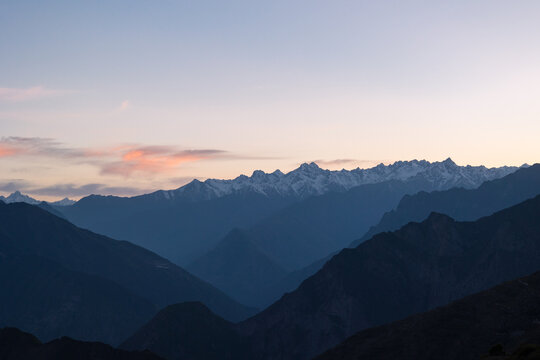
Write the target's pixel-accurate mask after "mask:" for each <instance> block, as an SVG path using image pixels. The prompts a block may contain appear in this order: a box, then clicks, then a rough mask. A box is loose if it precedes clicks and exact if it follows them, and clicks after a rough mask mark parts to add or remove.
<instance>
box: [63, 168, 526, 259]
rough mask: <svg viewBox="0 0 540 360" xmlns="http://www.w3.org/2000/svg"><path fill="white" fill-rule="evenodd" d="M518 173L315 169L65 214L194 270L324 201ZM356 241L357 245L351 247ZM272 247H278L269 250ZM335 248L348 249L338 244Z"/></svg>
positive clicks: (90, 201) (97, 201) (98, 200)
mask: <svg viewBox="0 0 540 360" xmlns="http://www.w3.org/2000/svg"><path fill="white" fill-rule="evenodd" d="M516 169H517V168H516V167H501V168H491V169H488V168H485V167H483V166H477V167H473V166H458V165H456V164H455V163H454V162H453V161H452V160H451V159H447V160H445V161H442V162H434V163H430V162H427V161H424V160H422V161H418V160H413V161H400V162H396V163H394V164H391V165H387V166H386V165H382V164H381V165H378V166H376V167H374V168H371V169H355V170H350V171H348V170H341V171H330V170H324V169H321V168H319V167H318V166H317V165H316V164H315V163H311V164H302V165H301V166H300V167H299V168H297V169H295V170H293V171H291V172H289V173H287V174H283V173H281V172H280V171H275V172H273V173H270V174H267V173H264V172H262V171H255V172H254V173H253V175H252V176H250V177H247V176H244V175H242V176H239V177H237V178H236V179H233V180H217V179H208V180H206V181H204V182H200V181H198V180H194V181H192V182H191V183H189V184H187V185H185V186H182V187H181V188H179V189H176V190H167V191H165V190H160V191H156V192H154V193H151V194H146V195H141V196H135V197H131V198H122V197H115V196H98V195H91V196H88V197H85V198H83V199H81V200H79V201H78V202H77V203H76V204H74V205H72V206H65V207H57V209H58V210H60V211H61V212H62V213H63V214H64V216H65V217H66V218H67V219H68V220H69V221H71V222H73V223H74V224H75V225H77V226H80V227H82V228H86V229H89V230H92V231H94V232H97V233H100V234H103V235H107V236H110V237H113V238H116V239H123V240H129V241H131V242H133V243H135V244H138V245H141V246H143V247H146V248H148V249H150V250H152V251H154V252H156V253H158V254H160V255H161V256H165V257H167V258H168V259H170V260H171V261H173V262H175V263H177V264H179V265H182V266H186V265H188V264H190V263H192V262H193V261H195V260H197V259H198V258H199V257H201V256H202V255H204V254H205V253H206V252H208V251H210V250H212V249H213V248H214V247H215V246H216V245H217V243H218V242H219V241H220V240H221V239H223V238H224V237H225V236H226V235H227V233H228V232H229V231H231V230H232V229H234V228H242V229H249V228H251V227H254V226H257V225H258V224H259V223H261V222H262V221H263V220H265V219H266V218H268V217H270V216H272V215H274V214H275V213H276V212H278V211H280V210H282V209H285V208H287V207H288V206H291V205H293V204H295V203H298V202H301V201H302V200H309V199H310V198H311V197H313V196H316V195H324V194H327V193H330V192H332V193H335V192H344V191H347V190H351V189H352V188H354V187H357V186H359V185H366V184H376V183H380V182H385V181H390V180H396V181H402V182H406V183H411V184H412V183H416V184H422V186H420V187H419V188H417V189H415V190H414V191H415V192H416V191H420V190H428V191H432V190H442V189H449V188H451V187H455V186H463V187H467V188H474V187H477V186H479V185H480V184H481V183H482V182H484V181H486V180H491V179H495V178H499V177H502V176H505V175H507V174H509V173H512V172H514V171H515V170H516ZM402 195H403V194H402ZM399 198H401V196H399ZM399 198H398V199H397V200H396V202H395V203H392V205H391V206H390V207H385V208H384V209H382V213H384V212H385V211H389V210H391V209H392V208H393V206H395V204H397V201H399ZM371 205H373V204H371ZM366 206H369V205H366ZM382 213H381V215H382ZM377 220H378V219H376V220H374V221H377ZM373 224H374V222H373V223H370V224H368V226H371V225H373ZM336 229H339V227H336ZM366 230H367V229H365V230H361V229H359V230H356V231H355V232H354V235H355V237H360V236H361V235H362V234H363V233H364V232H365V231H366ZM326 237H327V236H326ZM304 239H305V238H304ZM352 239H354V237H350V238H348V239H347V240H346V241H348V242H350V241H352ZM343 241H345V240H343ZM272 244H273V241H270V243H269V244H266V246H267V247H270V246H273V245H272ZM277 246H279V245H277ZM331 247H332V248H340V247H341V246H340V245H338V244H334V245H332V246H331ZM270 250H273V249H269V251H270ZM325 252H326V251H325ZM290 253H291V252H289V253H288V254H290ZM327 254H328V252H326V253H325V254H322V255H320V253H319V254H313V255H310V256H311V259H307V256H308V254H306V260H305V261H304V262H299V261H298V260H297V259H295V260H294V261H293V260H292V259H291V260H289V259H286V258H283V259H282V258H281V257H280V256H274V259H273V260H274V261H276V260H278V261H282V264H280V265H281V266H283V267H285V268H288V269H289V270H295V269H298V268H301V267H303V266H305V265H308V264H309V263H310V262H311V261H315V260H317V259H318V258H321V257H322V256H325V255H327ZM269 255H270V256H272V254H269ZM276 258H279V259H276Z"/></svg>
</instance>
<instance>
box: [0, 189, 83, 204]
mask: <svg viewBox="0 0 540 360" xmlns="http://www.w3.org/2000/svg"><path fill="white" fill-rule="evenodd" d="M0 201H3V202H5V203H6V204H11V203H15V202H23V203H27V204H30V205H37V204H39V203H42V202H45V203H47V204H49V205H53V206H69V205H73V204H75V203H76V201H75V200H71V199H68V198H67V197H65V198H63V199H62V200H58V201H52V202H48V201H41V200H36V199H34V198H33V197H31V196H28V195H25V194H23V193H21V192H20V191H18V190H17V191H14V192H12V193H11V194H10V195H9V196H7V197H5V196H2V195H0Z"/></svg>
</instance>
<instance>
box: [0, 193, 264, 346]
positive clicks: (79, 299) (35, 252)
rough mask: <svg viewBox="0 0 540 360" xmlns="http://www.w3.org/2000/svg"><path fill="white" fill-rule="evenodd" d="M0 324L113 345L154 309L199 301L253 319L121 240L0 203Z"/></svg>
mask: <svg viewBox="0 0 540 360" xmlns="http://www.w3.org/2000/svg"><path fill="white" fill-rule="evenodd" d="M0 269H1V271H0V288H2V289H9V291H1V292H0V325H2V326H14V327H18V328H20V329H22V330H24V331H29V332H31V333H33V334H35V335H36V336H38V337H39V338H40V339H41V340H45V341H48V340H51V339H54V338H57V337H60V336H64V335H68V336H71V337H74V338H77V339H81V340H91V341H103V342H106V343H110V344H116V343H118V342H119V341H120V340H122V339H124V338H125V337H126V336H127V335H128V334H130V333H132V332H133V331H134V330H135V329H136V328H137V327H139V326H141V325H142V324H143V323H144V322H145V321H147V320H148V319H149V318H150V317H152V316H153V315H154V314H155V312H156V311H157V310H158V309H159V308H163V307H164V306H167V305H170V304H173V303H177V302H182V301H202V302H204V303H205V304H206V305H207V306H208V307H209V308H211V309H212V310H213V311H215V312H216V313H218V314H220V315H222V316H224V317H225V318H227V319H230V320H234V321H238V320H241V319H244V318H246V317H248V316H249V315H251V314H253V312H254V309H250V308H247V307H245V306H242V305H240V304H238V303H236V302H235V301H233V300H232V299H230V298H229V297H228V296H227V295H225V294H224V293H222V292H221V291H219V290H217V289H215V288H214V287H212V286H211V285H210V284H208V283H206V282H204V281H202V280H200V279H198V278H196V277H195V276H193V275H191V274H190V273H188V272H187V271H185V270H183V269H182V268H180V267H178V266H176V265H174V264H172V263H171V262H169V261H167V260H166V259H164V258H162V257H160V256H158V255H156V254H154V253H152V252H150V251H148V250H146V249H143V248H141V247H138V246H136V245H133V244H131V243H129V242H126V241H117V240H113V239H110V238H107V237H105V236H102V235H97V234H94V233H92V232H90V231H87V230H82V229H79V228H77V227H75V226H74V225H72V224H71V223H69V222H67V221H66V220H64V219H61V218H59V217H57V216H54V215H53V214H51V213H49V212H47V211H45V210H43V209H41V208H39V207H37V206H33V205H28V204H25V203H13V204H4V203H0Z"/></svg>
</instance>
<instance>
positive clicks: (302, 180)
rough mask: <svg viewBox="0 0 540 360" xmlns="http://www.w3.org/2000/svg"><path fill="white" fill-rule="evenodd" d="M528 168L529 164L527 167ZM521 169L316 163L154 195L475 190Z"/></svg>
mask: <svg viewBox="0 0 540 360" xmlns="http://www.w3.org/2000/svg"><path fill="white" fill-rule="evenodd" d="M524 166H526V165H524ZM517 169H518V167H515V166H503V167H499V168H486V167H485V166H470V165H467V166H459V165H457V164H456V163H455V162H454V161H452V159H450V158H448V159H446V160H444V161H437V162H429V161H426V160H411V161H397V162H395V163H393V164H390V165H384V164H382V163H381V164H379V165H377V166H375V167H372V168H368V169H360V168H357V169H353V170H345V169H343V170H339V171H332V170H325V169H321V168H320V167H319V166H318V165H317V164H316V163H314V162H312V163H304V164H302V165H300V167H298V168H297V169H295V170H292V171H290V172H288V173H286V174H284V173H283V172H281V171H280V170H276V171H274V172H272V173H265V172H263V171H261V170H255V171H254V172H253V174H252V175H251V176H249V177H248V176H246V175H240V176H238V177H237V178H235V179H232V180H219V179H208V180H205V181H204V182H201V181H199V180H193V181H192V182H191V183H189V184H187V185H185V186H182V187H180V188H178V189H176V190H160V191H156V192H154V193H152V194H149V195H153V196H155V197H158V198H164V199H176V198H179V197H184V198H190V199H196V200H208V199H212V198H216V197H222V196H226V195H230V194H233V193H235V192H240V191H251V192H255V193H259V194H263V195H266V196H276V195H278V196H295V197H300V198H305V197H308V196H313V195H321V194H324V193H327V192H329V191H346V190H349V189H351V188H353V187H356V186H358V185H364V184H374V183H379V182H383V181H388V180H401V181H406V180H411V179H413V178H422V179H425V180H427V181H428V182H431V183H433V184H435V189H438V190H440V189H447V188H451V187H464V188H475V187H477V186H479V185H480V184H481V183H483V182H484V181H487V180H492V179H496V178H500V177H503V176H505V175H508V174H510V173H512V172H514V171H516V170H517Z"/></svg>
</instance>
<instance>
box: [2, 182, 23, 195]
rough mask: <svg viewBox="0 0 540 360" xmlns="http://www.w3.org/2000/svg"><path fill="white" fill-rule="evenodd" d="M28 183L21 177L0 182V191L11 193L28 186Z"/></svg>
mask: <svg viewBox="0 0 540 360" xmlns="http://www.w3.org/2000/svg"><path fill="white" fill-rule="evenodd" d="M29 185H30V184H29V183H28V182H27V181H25V180H22V179H14V180H7V181H3V182H0V191H2V192H7V193H11V192H14V191H17V190H23V189H26V188H28V186H29Z"/></svg>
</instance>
